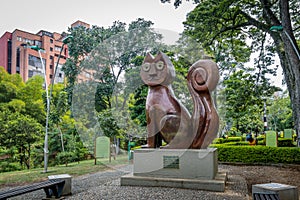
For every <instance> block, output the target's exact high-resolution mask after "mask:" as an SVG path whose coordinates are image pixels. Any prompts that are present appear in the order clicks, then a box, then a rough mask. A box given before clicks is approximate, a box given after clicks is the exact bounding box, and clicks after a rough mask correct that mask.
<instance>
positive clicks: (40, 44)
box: [34, 40, 42, 47]
mask: <svg viewBox="0 0 300 200" xmlns="http://www.w3.org/2000/svg"><path fill="white" fill-rule="evenodd" d="M34 45H36V46H38V47H42V42H41V41H38V40H35V41H34Z"/></svg>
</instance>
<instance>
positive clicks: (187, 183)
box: [121, 172, 227, 192]
mask: <svg viewBox="0 0 300 200" xmlns="http://www.w3.org/2000/svg"><path fill="white" fill-rule="evenodd" d="M226 180H227V174H226V173H225V172H218V173H217V175H216V177H215V179H213V180H203V179H180V178H159V177H145V176H133V174H128V175H125V176H122V177H121V186H145V187H173V188H185V189H196V190H207V191H215V192H224V191H225V183H226Z"/></svg>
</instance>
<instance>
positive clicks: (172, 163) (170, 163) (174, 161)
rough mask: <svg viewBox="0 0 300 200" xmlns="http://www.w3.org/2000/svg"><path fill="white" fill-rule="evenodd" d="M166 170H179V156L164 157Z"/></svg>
mask: <svg viewBox="0 0 300 200" xmlns="http://www.w3.org/2000/svg"><path fill="white" fill-rule="evenodd" d="M163 161H164V168H168V169H179V156H163Z"/></svg>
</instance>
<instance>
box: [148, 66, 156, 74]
mask: <svg viewBox="0 0 300 200" xmlns="http://www.w3.org/2000/svg"><path fill="white" fill-rule="evenodd" d="M149 75H150V76H156V75H157V72H156V68H155V65H151V67H150V70H149Z"/></svg>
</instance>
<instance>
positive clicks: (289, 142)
mask: <svg viewBox="0 0 300 200" xmlns="http://www.w3.org/2000/svg"><path fill="white" fill-rule="evenodd" d="M278 147H295V145H294V144H293V139H288V138H278Z"/></svg>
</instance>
